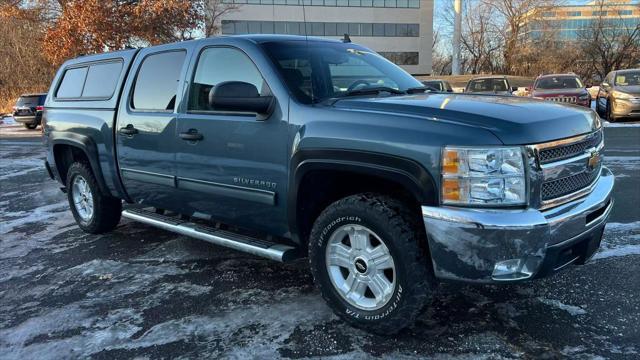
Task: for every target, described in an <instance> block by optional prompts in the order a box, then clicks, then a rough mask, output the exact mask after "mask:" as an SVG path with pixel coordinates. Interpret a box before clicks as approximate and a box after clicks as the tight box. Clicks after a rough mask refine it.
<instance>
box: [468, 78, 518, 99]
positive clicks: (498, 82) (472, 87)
mask: <svg viewBox="0 0 640 360" xmlns="http://www.w3.org/2000/svg"><path fill="white" fill-rule="evenodd" d="M517 90H518V88H517V87H515V86H514V87H512V86H511V85H510V84H509V80H508V79H507V77H506V76H483V77H477V78H474V79H471V80H469V82H468V83H467V87H466V88H465V89H464V92H466V93H483V94H495V95H513V92H514V91H517Z"/></svg>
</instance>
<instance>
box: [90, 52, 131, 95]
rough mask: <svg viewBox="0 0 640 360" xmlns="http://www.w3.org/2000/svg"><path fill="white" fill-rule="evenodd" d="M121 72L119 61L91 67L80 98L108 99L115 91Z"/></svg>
mask: <svg viewBox="0 0 640 360" xmlns="http://www.w3.org/2000/svg"><path fill="white" fill-rule="evenodd" d="M121 70H122V62H120V61H118V62H109V63H102V64H94V65H91V66H90V67H89V72H88V73H87V81H86V82H85V85H84V91H83V92H82V97H92V98H110V97H111V96H112V95H113V93H114V91H115V90H116V85H117V84H118V79H119V78H120V71H121Z"/></svg>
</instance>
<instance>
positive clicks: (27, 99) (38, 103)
mask: <svg viewBox="0 0 640 360" xmlns="http://www.w3.org/2000/svg"><path fill="white" fill-rule="evenodd" d="M46 98H47V94H46V93H45V94H24V95H21V96H20V97H19V98H18V101H17V102H16V106H14V107H13V117H14V118H15V119H16V121H17V122H19V123H22V124H23V125H24V127H25V128H27V129H32V130H33V129H35V128H37V127H38V125H40V122H41V121H42V110H44V101H45V99H46Z"/></svg>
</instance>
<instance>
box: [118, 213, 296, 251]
mask: <svg viewBox="0 0 640 360" xmlns="http://www.w3.org/2000/svg"><path fill="white" fill-rule="evenodd" d="M122 216H123V217H125V218H127V219H131V220H135V221H139V222H141V223H144V224H147V225H151V226H155V227H158V228H160V229H164V230H167V231H171V232H174V233H177V234H181V235H186V236H190V237H193V238H196V239H200V240H204V241H208V242H210V243H212V244H215V245H220V246H224V247H228V248H231V249H234V250H238V251H242V252H246V253H249V254H253V255H257V256H261V257H264V258H267V259H271V260H275V261H280V262H288V261H291V260H294V259H297V258H298V252H297V249H296V248H295V247H293V246H289V245H284V244H277V243H274V242H270V241H266V240H262V239H257V238H253V237H250V236H245V235H241V234H236V233H233V232H230V231H225V230H220V229H216V228H213V227H210V226H206V225H201V224H196V223H193V222H190V221H189V220H183V219H181V218H179V217H173V216H167V215H162V214H158V213H156V212H154V211H151V210H145V209H127V210H123V211H122Z"/></svg>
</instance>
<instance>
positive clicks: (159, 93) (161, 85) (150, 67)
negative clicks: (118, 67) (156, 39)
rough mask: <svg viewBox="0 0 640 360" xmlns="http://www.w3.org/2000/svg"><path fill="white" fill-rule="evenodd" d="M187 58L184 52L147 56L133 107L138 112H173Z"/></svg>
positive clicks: (137, 83) (133, 100) (134, 92)
mask: <svg viewBox="0 0 640 360" xmlns="http://www.w3.org/2000/svg"><path fill="white" fill-rule="evenodd" d="M185 56H186V52H184V51H172V52H165V53H160V54H153V55H149V56H147V57H146V58H145V59H144V60H143V62H142V65H141V66H140V70H139V71H138V76H137V78H136V84H135V86H134V88H133V98H132V101H131V107H132V108H133V109H137V110H152V111H171V110H173V109H174V108H175V106H176V93H177V91H178V83H179V81H180V72H181V71H182V65H183V63H184V59H185Z"/></svg>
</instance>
